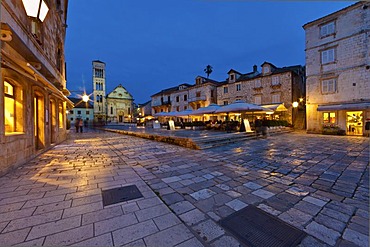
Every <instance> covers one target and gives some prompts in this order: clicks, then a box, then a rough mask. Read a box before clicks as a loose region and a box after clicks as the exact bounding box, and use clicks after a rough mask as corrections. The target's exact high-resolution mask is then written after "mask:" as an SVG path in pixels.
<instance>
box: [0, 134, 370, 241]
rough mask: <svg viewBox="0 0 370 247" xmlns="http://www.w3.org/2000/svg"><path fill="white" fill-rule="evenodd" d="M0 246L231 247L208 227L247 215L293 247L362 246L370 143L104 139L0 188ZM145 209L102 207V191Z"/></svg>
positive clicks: (48, 156)
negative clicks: (278, 231) (298, 233)
mask: <svg viewBox="0 0 370 247" xmlns="http://www.w3.org/2000/svg"><path fill="white" fill-rule="evenodd" d="M0 184H1V187H0V230H1V233H0V245H1V246H4V245H26V246H30V245H36V246H41V245H45V246H53V245H58V246H60V245H64V246H65V245H76V246H94V245H95V246H112V245H115V246H118V245H120V246H158V247H159V246H189V247H190V246H239V245H242V243H240V242H238V240H237V239H236V238H235V237H233V236H232V235H231V234H229V233H228V232H227V231H226V230H225V229H223V228H222V227H221V226H220V225H219V224H218V221H219V220H220V219H222V218H224V217H226V216H228V215H230V214H231V213H233V212H235V211H237V210H240V209H242V208H243V207H245V206H247V205H249V204H253V205H255V206H257V207H259V208H260V209H263V210H265V211H266V212H268V213H270V214H272V215H274V216H276V217H278V218H280V219H281V220H283V221H285V222H287V223H289V224H291V225H293V226H295V227H297V228H299V229H302V230H304V231H305V232H306V233H307V234H308V236H307V237H306V238H305V239H304V240H303V241H302V243H301V245H300V246H369V139H368V138H362V137H346V136H322V135H307V134H304V133H287V134H281V135H279V136H270V137H268V138H267V139H253V140H248V141H245V142H238V143H234V144H229V145H226V146H222V147H217V148H211V149H207V150H192V149H187V148H183V147H179V146H174V145H170V144H166V143H161V142H155V141H151V140H146V139H141V138H137V137H132V136H126V135H120V134H116V133H110V132H100V131H93V130H87V132H85V133H79V134H77V133H74V132H71V133H70V138H69V140H67V141H65V142H64V143H62V144H60V145H56V146H55V147H54V148H53V149H51V150H49V151H47V152H45V153H43V154H41V155H40V156H39V157H37V158H35V159H33V160H31V161H29V162H27V163H26V164H24V165H23V166H21V167H19V168H18V169H16V170H14V171H12V172H10V173H9V174H7V175H5V176H3V177H1V178H0ZM132 184H134V185H137V187H138V188H139V190H140V191H141V193H142V194H143V196H144V198H140V199H135V200H132V201H129V202H124V203H120V204H116V205H111V206H107V207H103V204H102V197H101V190H105V189H110V188H114V187H120V186H125V185H132Z"/></svg>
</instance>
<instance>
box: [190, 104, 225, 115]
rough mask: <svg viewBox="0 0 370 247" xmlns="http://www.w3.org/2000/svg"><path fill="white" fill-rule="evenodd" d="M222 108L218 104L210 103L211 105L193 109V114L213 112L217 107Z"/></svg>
mask: <svg viewBox="0 0 370 247" xmlns="http://www.w3.org/2000/svg"><path fill="white" fill-rule="evenodd" d="M220 108H221V106H219V105H217V104H210V105H209V106H206V107H201V108H199V109H197V110H195V111H193V113H192V115H203V114H212V113H214V112H215V111H216V110H217V109H220Z"/></svg>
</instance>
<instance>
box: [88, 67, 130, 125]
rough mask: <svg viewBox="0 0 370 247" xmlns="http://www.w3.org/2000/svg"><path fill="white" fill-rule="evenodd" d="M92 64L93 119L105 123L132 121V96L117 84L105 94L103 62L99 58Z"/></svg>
mask: <svg viewBox="0 0 370 247" xmlns="http://www.w3.org/2000/svg"><path fill="white" fill-rule="evenodd" d="M92 66H93V71H92V72H93V102H94V121H95V122H106V123H124V122H132V120H133V119H132V117H133V116H132V109H133V102H134V98H133V97H132V95H131V94H130V93H129V92H128V91H127V90H126V88H124V87H123V86H122V85H121V84H119V85H118V86H117V87H116V88H115V89H114V90H113V91H112V92H110V93H108V94H106V70H105V63H104V62H102V61H99V60H95V61H93V62H92Z"/></svg>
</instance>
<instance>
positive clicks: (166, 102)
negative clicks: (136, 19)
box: [152, 101, 171, 106]
mask: <svg viewBox="0 0 370 247" xmlns="http://www.w3.org/2000/svg"><path fill="white" fill-rule="evenodd" d="M161 105H171V101H161V102H153V103H152V106H161Z"/></svg>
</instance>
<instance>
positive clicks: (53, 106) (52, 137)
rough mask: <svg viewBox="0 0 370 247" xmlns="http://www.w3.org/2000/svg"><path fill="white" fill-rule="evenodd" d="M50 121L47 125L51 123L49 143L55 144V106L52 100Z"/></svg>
mask: <svg viewBox="0 0 370 247" xmlns="http://www.w3.org/2000/svg"><path fill="white" fill-rule="evenodd" d="M49 109H50V111H51V114H50V120H49V123H51V126H50V142H51V143H55V142H56V132H57V131H56V129H57V115H56V114H57V110H56V104H55V101H54V100H51V101H50V108H49Z"/></svg>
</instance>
